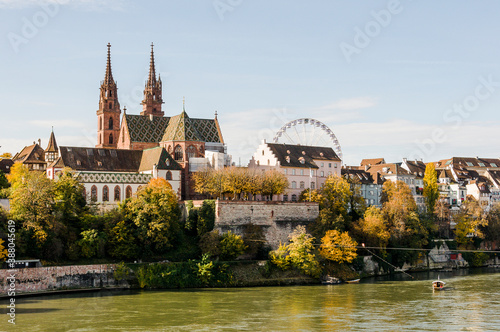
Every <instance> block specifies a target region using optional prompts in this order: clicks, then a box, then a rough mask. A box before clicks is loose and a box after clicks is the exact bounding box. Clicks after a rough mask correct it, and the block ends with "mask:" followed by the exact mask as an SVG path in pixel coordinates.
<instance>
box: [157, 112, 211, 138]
mask: <svg viewBox="0 0 500 332" xmlns="http://www.w3.org/2000/svg"><path fill="white" fill-rule="evenodd" d="M162 141H163V142H166V141H203V139H202V137H201V135H200V134H199V133H198V130H197V129H196V127H195V126H194V124H193V122H192V121H191V119H190V118H189V116H188V115H187V113H186V112H185V111H182V113H181V114H179V115H176V116H173V117H172V118H171V119H170V121H169V123H168V127H167V129H166V130H165V134H164V135H163V138H162Z"/></svg>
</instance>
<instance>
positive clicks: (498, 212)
mask: <svg viewBox="0 0 500 332" xmlns="http://www.w3.org/2000/svg"><path fill="white" fill-rule="evenodd" d="M486 220H487V221H488V224H487V225H483V226H481V232H482V233H483V234H484V239H485V240H486V241H489V242H491V243H495V244H496V245H498V244H500V203H496V204H495V205H493V206H492V207H491V209H490V211H489V212H488V215H487V216H486Z"/></svg>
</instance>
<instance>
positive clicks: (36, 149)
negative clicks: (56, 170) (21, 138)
mask: <svg viewBox="0 0 500 332" xmlns="http://www.w3.org/2000/svg"><path fill="white" fill-rule="evenodd" d="M12 161H14V162H15V163H16V162H21V163H23V164H31V163H40V162H43V161H45V151H44V150H43V149H42V148H41V147H40V146H39V145H38V144H36V143H34V144H32V145H30V146H25V147H24V148H23V149H22V150H21V152H18V153H16V155H15V156H14V157H13V158H12Z"/></svg>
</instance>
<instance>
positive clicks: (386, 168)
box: [367, 164, 410, 176]
mask: <svg viewBox="0 0 500 332" xmlns="http://www.w3.org/2000/svg"><path fill="white" fill-rule="evenodd" d="M367 172H369V173H372V174H374V173H378V174H380V175H384V176H387V175H396V174H397V175H410V173H408V171H407V170H406V169H404V168H403V167H401V165H400V164H378V165H372V166H371V167H370V168H369V169H368V170H367Z"/></svg>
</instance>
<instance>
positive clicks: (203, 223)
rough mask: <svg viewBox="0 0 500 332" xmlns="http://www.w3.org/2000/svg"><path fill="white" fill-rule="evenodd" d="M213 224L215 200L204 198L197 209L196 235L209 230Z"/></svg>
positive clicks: (212, 227)
mask: <svg viewBox="0 0 500 332" xmlns="http://www.w3.org/2000/svg"><path fill="white" fill-rule="evenodd" d="M214 225H215V201H214V200H204V201H203V204H202V205H201V207H200V210H199V211H198V224H197V228H198V236H202V235H203V234H205V233H207V232H210V231H212V230H213V229H214Z"/></svg>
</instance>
